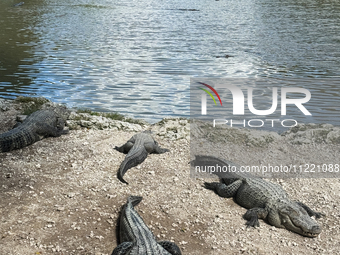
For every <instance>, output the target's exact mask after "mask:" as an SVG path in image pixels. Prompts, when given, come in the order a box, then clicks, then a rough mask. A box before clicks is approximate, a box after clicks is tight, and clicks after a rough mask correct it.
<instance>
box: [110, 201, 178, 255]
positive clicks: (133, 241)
mask: <svg viewBox="0 0 340 255" xmlns="http://www.w3.org/2000/svg"><path fill="white" fill-rule="evenodd" d="M140 201H142V197H137V196H130V197H129V198H128V200H127V203H126V204H125V205H124V207H123V209H122V211H121V215H120V223H119V225H120V227H119V239H120V240H119V241H120V244H119V245H118V246H117V247H116V248H115V249H114V250H113V252H112V254H111V255H145V254H150V255H151V254H152V255H181V254H182V253H181V250H180V249H179V247H178V246H177V245H176V244H175V243H172V242H169V241H161V242H157V241H156V239H155V237H154V235H153V234H152V232H151V230H150V229H149V228H148V227H147V226H146V224H145V223H144V221H143V219H142V218H141V217H140V216H139V214H138V213H137V212H136V210H135V209H134V206H136V205H138V204H139V203H140Z"/></svg>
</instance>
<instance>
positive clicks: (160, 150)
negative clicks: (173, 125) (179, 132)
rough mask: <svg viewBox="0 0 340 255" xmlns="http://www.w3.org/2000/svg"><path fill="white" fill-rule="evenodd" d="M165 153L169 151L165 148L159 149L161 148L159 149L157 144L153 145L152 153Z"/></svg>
mask: <svg viewBox="0 0 340 255" xmlns="http://www.w3.org/2000/svg"><path fill="white" fill-rule="evenodd" d="M167 151H170V150H169V149H165V148H161V147H159V146H158V145H157V144H155V145H154V149H153V152H152V153H156V154H162V153H165V152H167Z"/></svg>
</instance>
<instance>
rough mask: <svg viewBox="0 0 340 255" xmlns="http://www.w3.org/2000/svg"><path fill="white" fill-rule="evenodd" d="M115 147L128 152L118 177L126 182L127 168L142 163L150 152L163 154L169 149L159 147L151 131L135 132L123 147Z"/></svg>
mask: <svg viewBox="0 0 340 255" xmlns="http://www.w3.org/2000/svg"><path fill="white" fill-rule="evenodd" d="M115 149H116V150H117V151H119V152H122V153H127V155H126V157H125V159H124V161H123V162H122V163H121V165H120V167H119V170H118V173H117V177H118V179H119V180H120V181H121V182H124V183H127V182H126V181H125V180H124V179H123V176H124V174H125V173H126V172H127V170H129V169H130V168H132V167H135V166H137V165H139V164H140V163H142V162H143V161H144V160H145V159H146V158H147V156H148V154H151V153H156V154H161V153H164V152H167V151H169V150H168V149H163V148H161V147H159V146H158V143H157V142H156V141H155V140H154V139H153V138H152V136H151V134H150V132H149V131H144V132H141V133H138V134H135V135H134V136H132V137H131V138H130V139H129V140H128V141H127V142H126V143H125V144H124V145H122V146H121V147H117V146H116V147H115Z"/></svg>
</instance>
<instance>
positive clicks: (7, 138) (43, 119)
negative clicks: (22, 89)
mask: <svg viewBox="0 0 340 255" xmlns="http://www.w3.org/2000/svg"><path fill="white" fill-rule="evenodd" d="M60 116H61V115H60V114H58V113H57V112H56V111H55V110H52V109H50V110H39V111H36V112H34V113H32V114H31V115H30V116H28V117H27V118H26V119H25V120H24V121H23V123H21V124H20V125H19V126H17V127H15V128H14V129H12V130H10V131H8V132H5V133H3V134H1V135H0V152H8V151H12V150H16V149H21V148H24V147H26V146H28V145H31V144H33V143H35V142H37V141H39V140H41V139H43V138H44V137H48V136H54V137H57V136H60V135H62V134H66V133H67V132H68V131H67V130H63V129H64V124H65V120H64V119H63V117H60Z"/></svg>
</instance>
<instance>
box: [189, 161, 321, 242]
mask: <svg viewBox="0 0 340 255" xmlns="http://www.w3.org/2000/svg"><path fill="white" fill-rule="evenodd" d="M192 163H193V164H194V166H216V164H218V165H219V166H229V165H230V166H236V168H237V169H238V170H239V169H240V168H239V166H237V165H235V164H233V163H232V162H230V161H226V160H223V159H219V158H216V157H212V156H196V159H195V160H194V161H193V162H192ZM215 174H216V175H218V176H219V177H220V178H221V179H222V182H224V183H217V182H214V183H207V182H206V183H205V187H206V188H207V189H211V190H214V191H215V192H216V193H217V194H218V195H220V196H221V197H234V198H235V201H236V202H237V203H238V204H239V205H241V206H243V207H245V208H247V209H249V210H248V211H247V212H246V213H245V215H244V218H245V219H246V220H248V221H247V223H246V224H247V225H248V226H252V227H256V226H259V221H258V219H259V218H260V219H266V220H267V221H268V223H269V224H271V225H273V226H275V227H278V228H286V229H288V230H290V231H292V232H295V233H298V234H300V235H303V236H307V237H316V236H318V235H319V234H320V233H321V227H320V226H319V225H318V223H316V222H315V221H314V220H313V219H312V218H311V216H315V217H316V218H320V217H321V216H322V214H321V213H317V212H314V211H313V210H312V209H310V208H309V207H308V206H307V205H305V204H303V203H301V202H296V201H292V200H290V199H289V198H288V195H287V193H286V192H285V191H284V190H283V189H282V187H281V186H280V185H278V184H275V183H272V182H267V181H265V180H263V179H262V178H259V177H255V176H252V175H250V174H247V173H242V172H239V171H237V172H231V173H228V172H225V173H215Z"/></svg>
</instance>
